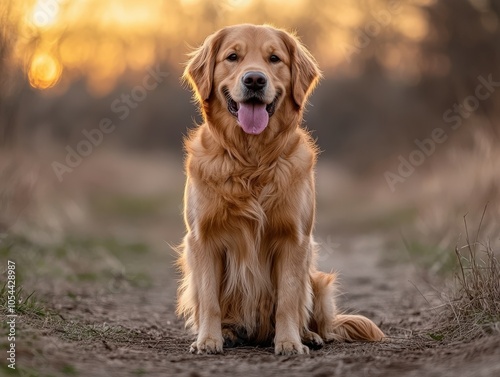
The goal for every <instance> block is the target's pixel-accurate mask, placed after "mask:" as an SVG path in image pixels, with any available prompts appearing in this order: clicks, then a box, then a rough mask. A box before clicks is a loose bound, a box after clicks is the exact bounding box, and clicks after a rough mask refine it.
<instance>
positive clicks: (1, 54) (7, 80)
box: [0, 1, 19, 147]
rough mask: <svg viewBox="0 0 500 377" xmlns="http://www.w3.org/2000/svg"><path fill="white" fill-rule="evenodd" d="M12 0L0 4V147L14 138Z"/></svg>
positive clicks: (14, 33)
mask: <svg viewBox="0 0 500 377" xmlns="http://www.w3.org/2000/svg"><path fill="white" fill-rule="evenodd" d="M14 4H15V3H14V2H13V1H4V2H2V4H0V147H3V146H6V145H7V144H10V143H12V142H13V140H14V135H15V129H16V122H15V118H16V114H17V110H16V107H17V105H16V103H17V101H13V100H12V91H13V82H14V80H13V77H12V75H13V66H12V64H13V61H12V52H13V48H14V46H15V43H16V39H17V27H18V25H19V23H18V22H16V21H17V20H16V19H15V18H16V8H15V6H14Z"/></svg>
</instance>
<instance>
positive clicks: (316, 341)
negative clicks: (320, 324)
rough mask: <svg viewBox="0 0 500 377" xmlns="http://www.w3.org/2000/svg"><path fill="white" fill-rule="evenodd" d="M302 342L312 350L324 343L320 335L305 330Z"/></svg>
mask: <svg viewBox="0 0 500 377" xmlns="http://www.w3.org/2000/svg"><path fill="white" fill-rule="evenodd" d="M302 343H304V344H306V345H307V346H309V347H310V348H312V349H314V350H317V349H320V348H321V347H323V345H324V342H323V339H322V338H321V336H319V335H318V334H316V333H315V332H313V331H306V332H305V333H304V335H302Z"/></svg>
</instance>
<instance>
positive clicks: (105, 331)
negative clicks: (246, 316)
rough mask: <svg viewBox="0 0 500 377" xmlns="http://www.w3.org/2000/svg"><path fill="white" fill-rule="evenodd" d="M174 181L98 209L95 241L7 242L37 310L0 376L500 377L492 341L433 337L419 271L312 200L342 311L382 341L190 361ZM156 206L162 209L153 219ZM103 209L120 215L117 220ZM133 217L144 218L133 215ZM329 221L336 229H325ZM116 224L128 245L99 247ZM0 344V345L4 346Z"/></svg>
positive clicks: (323, 260)
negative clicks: (12, 365) (159, 194)
mask: <svg viewBox="0 0 500 377" xmlns="http://www.w3.org/2000/svg"><path fill="white" fill-rule="evenodd" d="M175 178H176V179H172V178H170V179H169V181H174V183H175V184H174V186H175V187H174V189H173V191H172V192H173V193H174V194H172V195H170V196H169V197H168V198H162V199H161V200H159V201H158V202H156V201H153V202H149V201H148V202H147V204H148V205H147V206H145V205H144V202H141V203H142V206H138V205H136V204H134V203H133V202H131V201H128V202H126V205H125V204H124V203H123V202H120V206H119V210H117V208H116V206H113V205H110V204H109V203H108V204H107V205H105V206H103V205H101V204H100V205H99V206H98V207H99V211H101V215H100V216H99V217H97V218H96V220H95V223H94V228H97V229H100V234H101V235H100V236H99V237H101V238H97V241H96V240H91V241H89V240H83V241H82V240H75V239H73V240H66V241H64V242H61V243H60V244H59V246H53V245H52V246H47V247H45V248H43V250H42V249H40V247H39V246H38V245H37V243H36V242H33V241H27V240H22V239H16V240H15V241H14V243H15V244H16V246H15V247H13V248H4V250H3V251H2V254H1V257H2V263H4V262H3V259H4V258H5V259H14V260H16V263H17V266H18V268H19V274H20V276H19V279H21V278H22V281H23V285H24V289H25V292H31V291H32V290H34V291H35V293H36V296H37V300H38V301H39V302H40V305H42V307H43V309H40V310H38V311H37V310H31V311H30V313H28V314H26V315H20V316H19V320H18V324H17V335H16V338H17V339H16V352H17V360H16V365H17V369H16V371H15V372H12V371H11V370H9V369H8V368H7V367H6V366H5V360H4V357H2V360H1V361H0V367H1V369H0V375H14V376H16V375H17V376H89V377H101V376H102V377H108V376H190V377H195V376H235V375H240V376H259V377H263V376H276V375H284V376H309V375H310V376H315V377H322V376H440V377H441V376H453V377H456V376H475V377H480V376H498V375H500V337H499V336H498V335H491V336H487V337H483V338H480V339H476V340H472V341H469V342H455V343H454V342H451V341H449V340H447V339H441V338H440V337H439V336H438V337H436V336H435V335H434V336H431V335H433V332H434V327H433V326H436V324H435V322H433V321H435V318H436V315H437V310H438V309H435V308H434V307H437V306H439V305H440V304H441V303H442V302H441V301H440V300H439V298H438V297H437V296H439V295H438V294H437V293H436V292H438V289H434V287H433V286H432V285H431V283H429V282H428V281H425V280H424V279H423V278H422V274H421V272H420V270H419V267H417V266H414V265H413V264H411V263H407V262H404V261H402V260H399V261H398V260H396V261H394V260H392V259H393V258H388V255H387V250H386V249H385V245H386V244H387V243H386V242H385V241H384V237H385V236H386V235H385V234H384V233H383V232H380V231H378V232H373V231H371V232H367V231H365V230H360V229H359V227H358V228H356V227H350V228H349V229H348V230H347V229H345V230H344V229H343V228H342V227H341V226H339V221H338V219H337V220H335V219H329V213H330V211H329V209H328V208H327V206H325V205H323V203H322V202H321V198H320V208H319V216H318V232H317V234H318V237H317V238H318V239H319V241H320V242H321V243H322V244H323V247H322V251H321V255H320V257H319V265H320V268H321V269H322V270H325V271H330V270H332V269H333V270H335V271H338V272H339V274H340V280H341V283H340V290H341V292H342V294H341V295H340V296H339V302H340V307H341V308H342V309H343V310H345V311H346V312H357V313H361V314H364V315H367V316H369V317H370V318H372V319H373V320H374V321H375V322H376V323H377V324H379V325H380V327H381V328H382V330H383V331H384V332H385V334H386V335H387V340H386V341H384V342H382V343H351V344H349V343H335V342H334V343H330V344H327V345H325V346H324V347H323V348H322V349H320V350H311V352H310V354H309V355H305V356H295V357H279V356H275V355H274V353H273V349H272V348H254V347H240V348H233V349H225V352H224V354H221V355H203V356H200V355H192V354H190V353H189V352H188V350H189V345H190V344H191V342H192V341H193V339H194V336H193V335H191V334H189V333H188V332H187V331H186V330H185V329H184V324H183V322H182V320H180V319H178V318H176V316H175V300H176V284H177V279H178V275H177V273H176V271H175V268H174V267H173V261H174V253H173V251H172V250H171V249H170V247H169V244H173V243H176V242H178V241H179V240H180V239H181V236H182V222H181V217H180V207H179V200H180V197H181V191H180V190H179V188H181V187H182V180H183V178H182V173H180V172H179V174H178V176H177V177H175ZM319 190H322V188H321V182H320V185H319ZM167 191H168V190H167ZM112 192H113V197H116V195H117V194H116V192H114V191H112ZM148 197H151V195H149V194H148ZM148 200H149V199H148ZM165 201H166V202H168V203H170V204H168V205H166V204H165ZM164 204H165V207H168V208H169V209H168V210H167V212H168V213H165V212H161V211H160V212H155V211H156V209H157V208H163V207H164V206H163V205H164ZM333 205H334V204H333ZM103 207H104V209H103ZM146 207H147V208H146ZM145 208H146V209H147V211H146V209H145ZM110 211H111V212H113V211H114V213H113V216H115V217H116V218H117V219H119V220H117V221H116V223H115V222H114V221H113V220H112V219H111V217H110V216H111V215H110V214H109V212H110ZM141 211H142V212H144V213H146V212H147V216H143V217H141V216H139V213H140V212H141ZM127 216H129V217H127ZM338 216H339V218H342V213H339V214H338ZM146 218H147V219H146ZM167 218H168V219H169V220H168V221H163V220H164V219H167ZM111 224H114V225H111ZM153 224H154V225H153ZM327 224H330V225H331V224H333V225H331V226H332V227H333V229H336V230H335V232H334V233H331V232H329V230H328V229H331V227H330V225H327ZM115 228H116V229H120V233H119V234H122V235H123V237H122V238H123V239H126V240H127V241H126V242H125V241H123V243H121V242H122V241H120V242H118V241H112V240H111V241H110V240H109V239H104V241H103V238H102V235H106V234H112V233H113V234H117V232H116V229H115ZM96 237H97V236H96ZM132 241H133V243H132ZM5 250H7V251H5ZM396 259H397V258H396ZM21 274H22V276H21ZM424 296H425V297H424ZM37 312H40V313H41V314H36V313H37ZM2 322H5V321H2ZM433 338H434V339H433ZM0 344H1V345H2V349H3V348H4V345H5V344H4V339H2V340H1V343H0Z"/></svg>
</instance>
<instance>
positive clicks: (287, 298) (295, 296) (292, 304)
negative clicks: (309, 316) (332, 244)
mask: <svg viewBox="0 0 500 377" xmlns="http://www.w3.org/2000/svg"><path fill="white" fill-rule="evenodd" d="M277 257H278V259H277V263H276V267H275V268H276V273H277V276H276V277H277V279H276V283H277V296H278V303H277V308H276V335H275V338H274V345H275V348H274V350H275V353H276V354H277V355H293V354H303V353H309V348H307V346H305V345H303V344H302V341H301V337H300V330H301V328H302V326H303V324H302V323H301V322H302V318H301V317H302V315H303V314H302V313H303V311H304V308H303V306H304V305H306V302H307V297H306V295H307V294H308V289H307V284H308V280H307V271H308V265H307V258H308V255H307V249H306V248H305V247H304V248H303V247H301V246H299V245H294V244H293V243H292V242H290V241H288V242H286V244H284V245H282V247H281V250H280V251H279V255H278V256H277Z"/></svg>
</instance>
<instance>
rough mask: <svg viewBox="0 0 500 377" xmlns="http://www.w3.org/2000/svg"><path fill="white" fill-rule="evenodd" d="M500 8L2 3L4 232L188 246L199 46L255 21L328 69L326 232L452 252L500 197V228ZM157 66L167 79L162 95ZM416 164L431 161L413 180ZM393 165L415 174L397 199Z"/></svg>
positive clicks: (306, 2)
mask: <svg viewBox="0 0 500 377" xmlns="http://www.w3.org/2000/svg"><path fill="white" fill-rule="evenodd" d="M499 16H500V1H498V0H468V1H467V0H458V1H457V0H407V1H385V0H372V1H365V0H342V1H326V0H317V1H312V0H287V1H280V0H265V1H264V0H222V1H202V0H169V1H167V0H148V1H137V0H72V1H69V0H38V1H35V0H19V1H5V0H3V1H1V2H0V148H1V149H0V174H1V176H0V205H1V206H0V211H1V212H0V222H1V223H2V224H3V228H5V229H12V230H14V229H17V230H19V231H22V232H28V233H32V232H34V230H36V232H38V233H35V234H38V235H43V237H49V238H50V237H54V235H64V234H66V233H67V232H70V231H74V230H75V229H78V230H79V231H81V230H86V229H88V230H90V229H92V230H93V231H95V232H98V233H102V234H113V235H117V236H122V235H123V236H125V237H134V236H133V234H134V230H137V229H139V230H140V233H141V236H142V237H143V238H146V239H147V238H148V237H149V239H150V240H151V239H154V240H156V242H157V244H158V245H161V246H162V247H163V246H164V244H163V240H166V241H168V242H171V243H175V242H177V241H178V240H179V239H180V237H181V234H182V226H181V215H180V212H181V198H182V185H183V175H182V170H181V166H182V137H183V135H184V134H186V131H187V129H188V128H189V127H192V126H193V124H194V121H195V120H197V119H198V120H199V116H198V114H197V111H196V109H195V107H194V106H193V104H192V103H191V102H190V97H191V94H190V93H189V92H188V90H186V89H185V88H183V86H182V83H181V82H180V79H179V77H180V75H181V72H182V68H183V63H184V62H185V60H186V54H187V53H188V52H189V51H190V49H191V48H192V47H194V46H197V45H198V44H200V43H201V42H202V41H203V39H204V37H205V36H206V35H208V34H210V33H211V32H213V31H215V30H217V29H218V28H220V27H222V26H224V25H229V24H236V23H243V22H251V23H270V24H273V25H276V26H279V27H283V28H286V29H289V30H295V31H296V32H297V34H298V35H299V36H300V37H301V38H302V40H303V42H304V43H305V45H306V46H308V47H309V48H310V50H311V51H312V53H313V54H314V56H315V57H316V58H317V60H318V62H319V64H320V66H321V68H322V70H323V72H324V75H325V78H324V80H323V81H322V83H321V85H320V86H319V88H318V89H317V91H316V92H315V94H314V95H313V96H312V98H311V106H310V107H309V112H308V113H307V115H306V124H307V126H308V128H310V129H311V130H313V131H314V136H315V137H317V139H318V143H319V145H320V147H321V149H322V151H323V153H322V155H321V158H320V164H319V168H318V171H319V174H318V183H319V184H318V195H319V203H320V206H319V219H318V227H319V228H320V231H322V232H323V234H335V233H336V232H342V231H344V230H345V229H348V228H350V227H353V226H355V227H357V229H358V230H359V229H366V231H368V230H370V229H371V228H372V226H375V227H377V229H383V230H384V232H385V231H386V230H387V232H388V229H400V228H401V227H403V226H405V225H410V227H412V229H418V232H422V234H425V235H426V236H429V237H430V236H432V238H429V241H425V243H427V242H440V245H444V246H447V245H449V244H452V243H454V242H456V238H457V236H458V233H459V232H460V226H461V225H460V223H461V222H462V221H463V220H462V216H463V215H465V214H466V213H468V212H469V213H470V214H471V215H470V216H472V217H473V218H474V219H476V220H478V218H479V217H480V215H481V212H482V208H483V207H484V205H485V204H486V203H487V202H490V204H489V210H488V213H489V216H490V217H491V218H492V219H490V221H488V224H493V225H492V226H491V227H492V229H493V228H495V227H496V226H497V223H496V222H495V221H494V220H493V219H494V218H496V217H497V216H498V214H499V213H500V211H499V206H498V199H499V192H500V190H499V188H500V175H499V174H498V168H499V167H500V152H498V146H499V132H500V127H499V119H500V91H499V90H498V88H499V86H498V85H499V84H495V85H497V86H496V87H495V86H494V85H493V86H491V87H490V88H489V89H488V88H486V89H485V88H483V89H482V90H483V91H484V90H486V91H485V92H484V93H486V94H488V93H489V94H490V95H489V96H488V98H487V99H479V100H478V99H477V94H476V88H477V87H478V85H480V84H481V82H482V81H481V79H480V77H482V78H483V79H484V80H488V78H489V79H490V81H492V82H494V83H498V82H499V81H500V25H499ZM151 70H153V71H157V72H159V73H157V74H156V75H157V77H159V81H158V82H157V85H156V87H155V88H154V89H152V90H146V89H144V86H143V81H144V79H145V78H147V77H148V75H150V74H151V73H150V72H151ZM158 75H159V76H158ZM483 91H481V93H483ZM129 96H132V97H129ZM468 96H474V98H472V99H471V98H469V99H467V98H468ZM127 98H131V100H130V101H131V102H129V105H125V104H126V103H127V101H129V100H127ZM134 98H135V100H134ZM464 101H465V102H464ZM457 105H461V106H462V107H461V108H460V107H456V106H457ZM119 106H122V107H120V108H121V110H119ZM123 106H125V107H126V109H123ZM454 111H457V112H456V113H454V114H452V113H451V112H454ZM459 113H461V114H462V115H457V114H459ZM452 115H453V116H455V118H453V119H450V116H452ZM457 116H458V118H457ZM104 118H109V119H110V120H111V122H112V123H113V126H114V129H113V131H112V132H111V133H109V134H104V136H103V140H102V143H100V144H99V145H98V146H96V147H92V148H91V151H89V153H88V154H89V156H85V157H83V158H82V159H81V161H77V162H76V164H78V166H76V167H74V168H71V170H72V171H71V172H69V170H68V172H66V173H64V174H63V175H62V177H63V179H62V182H59V180H58V178H57V176H56V174H55V173H54V164H53V162H54V161H57V162H60V163H63V164H65V159H66V158H67V156H66V155H67V153H68V148H69V149H71V150H76V149H77V147H78V145H79V144H80V143H81V142H82V141H84V140H86V139H87V137H86V136H84V134H83V133H82V132H84V131H86V132H91V131H92V130H93V129H96V128H98V127H99V125H100V124H101V122H102V120H103V119H104ZM122 118H123V119H122ZM457 119H458V120H457ZM458 122H460V124H461V127H459V128H457V129H453V128H452V126H453V125H455V124H457V123H458ZM436 128H442V129H443V130H444V132H445V133H446V135H447V140H446V141H445V142H443V143H442V144H436V145H435V150H433V151H432V153H429V154H430V156H428V157H427V156H426V157H425V158H424V159H423V161H420V160H419V159H418V158H419V155H418V153H417V154H415V153H414V154H413V155H412V152H414V151H415V150H418V148H417V144H416V143H415V139H418V140H424V139H428V138H430V137H431V135H432V133H433V130H435V129H436ZM419 153H420V152H419ZM412 156H413V157H412ZM420 157H421V154H420ZM74 158H75V157H74ZM410 158H414V160H415V159H416V160H415V161H417V163H418V165H419V166H416V167H414V169H412V168H411V167H410V168H408V167H406V169H407V170H406V172H408V169H410V170H411V171H410V173H408V174H406V175H407V176H404V177H403V176H402V175H401V174H399V173H398V168H399V166H400V165H401V163H402V162H401V161H402V159H403V160H405V161H408V160H409V159H410ZM76 159H77V160H78V158H77V157H76ZM404 169H405V168H404V167H403V170H404ZM413 170H414V171H413ZM387 172H391V173H394V174H399V178H398V179H399V181H397V182H396V183H395V184H394V185H393V188H394V190H391V187H390V185H389V184H388V183H387V179H388V175H387ZM404 174H405V173H404ZM391 179H394V176H392V178H391ZM141 219H147V220H144V221H145V223H142V224H138V223H139V222H140V221H142V220H141ZM144 224H146V225H147V226H144ZM363 227H364V228H363ZM146 229H147V230H146ZM154 229H156V230H158V233H155V236H148V233H147V232H148V231H150V232H153V233H154ZM137 232H139V231H137ZM145 232H146V233H145ZM155 237H156V238H155ZM397 237H399V236H397ZM397 237H396V238H397ZM426 239H427V238H426ZM430 240H432V241H430Z"/></svg>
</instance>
